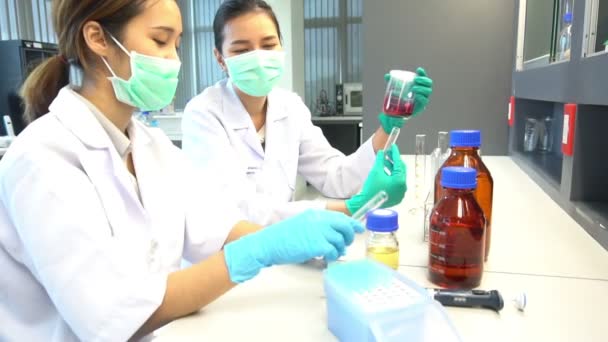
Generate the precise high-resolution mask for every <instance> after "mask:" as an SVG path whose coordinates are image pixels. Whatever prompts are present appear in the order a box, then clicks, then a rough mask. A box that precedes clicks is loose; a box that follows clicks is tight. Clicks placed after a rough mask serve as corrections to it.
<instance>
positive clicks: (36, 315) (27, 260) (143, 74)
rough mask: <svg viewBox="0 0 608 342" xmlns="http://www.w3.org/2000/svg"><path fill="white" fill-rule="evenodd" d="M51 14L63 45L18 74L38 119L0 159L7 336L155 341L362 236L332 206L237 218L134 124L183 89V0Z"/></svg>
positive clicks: (110, 1)
mask: <svg viewBox="0 0 608 342" xmlns="http://www.w3.org/2000/svg"><path fill="white" fill-rule="evenodd" d="M53 24H54V28H55V31H56V33H57V36H58V39H59V50H60V55H59V56H58V57H55V58H51V59H50V60H48V61H46V62H44V63H43V64H41V65H40V66H39V67H38V68H37V69H36V70H35V71H34V72H33V73H32V74H31V75H30V76H29V78H28V79H27V81H26V82H25V84H24V85H23V89H22V96H23V98H24V102H25V105H26V108H25V109H26V117H27V118H28V119H29V120H30V121H31V123H30V125H29V126H28V127H27V128H26V129H25V130H24V131H23V132H22V133H21V134H20V135H19V137H17V139H16V140H15V142H14V143H13V144H12V145H11V147H10V149H9V151H8V152H7V154H6V155H5V156H4V158H3V159H2V160H1V161H0V269H1V270H2V277H0V322H1V323H0V340H2V341H7V340H8V341H12V340H21V341H48V340H52V341H67V340H86V341H89V340H92V341H121V340H127V339H131V338H141V337H145V336H148V335H149V334H150V333H151V332H153V331H154V330H155V329H157V328H159V327H161V326H162V325H164V324H166V323H168V322H170V321H172V320H174V319H176V318H179V317H181V316H184V315H187V314H190V313H192V312H195V311H197V310H199V309H200V308H202V307H203V306H205V305H207V304H208V303H210V302H211V301H213V300H214V299H216V298H217V297H219V296H220V295H222V294H223V293H225V292H226V291H228V290H229V289H230V288H232V287H233V286H235V285H236V284H237V283H240V282H244V281H246V280H248V279H250V278H252V277H254V276H255V275H256V274H258V273H259V272H260V270H261V269H262V268H264V267H268V266H272V265H278V264H287V263H298V262H303V261H306V260H308V259H311V258H313V257H315V256H324V257H325V258H326V259H328V260H334V259H336V258H338V256H339V255H341V254H343V253H344V248H345V246H346V245H349V244H351V243H352V241H353V238H354V234H355V232H361V231H362V227H361V226H360V225H359V224H358V223H356V222H354V221H352V220H351V219H349V218H347V217H346V216H345V215H343V214H338V213H335V212H334V213H330V212H325V211H308V212H305V213H303V214H301V215H298V216H296V217H293V218H291V219H289V220H286V221H283V222H280V223H277V224H275V225H272V226H269V227H266V228H264V229H260V227H259V226H257V225H254V224H251V223H247V222H244V221H240V220H239V217H238V214H237V212H238V211H237V210H236V209H234V210H233V209H232V207H231V206H230V205H229V204H227V203H230V202H231V199H222V198H221V197H220V194H219V193H217V192H213V191H212V190H210V189H211V186H202V185H201V184H199V183H198V182H197V179H196V178H193V177H191V173H190V172H189V170H190V169H189V167H188V164H187V163H186V162H185V161H184V159H183V157H182V155H181V152H180V151H179V150H178V149H177V148H175V147H174V146H173V145H172V143H171V142H170V141H169V139H168V138H167V137H166V136H164V135H162V133H160V132H158V131H155V130H152V129H149V128H147V127H145V126H143V125H142V124H141V123H139V122H137V121H136V120H133V119H132V113H133V111H134V110H135V108H139V109H141V110H157V109H160V108H162V107H164V106H166V105H167V104H168V103H169V102H170V101H171V99H172V98H173V96H174V95H175V89H176V87H177V81H178V73H179V70H180V62H179V58H178V54H177V48H178V46H179V44H180V37H181V33H182V24H181V14H180V11H179V8H178V6H177V4H176V2H175V1H174V0H53ZM182 257H185V258H186V259H188V260H189V261H191V262H193V266H191V267H189V268H186V269H181V270H180V261H181V259H182Z"/></svg>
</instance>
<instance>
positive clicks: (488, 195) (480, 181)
mask: <svg viewBox="0 0 608 342" xmlns="http://www.w3.org/2000/svg"><path fill="white" fill-rule="evenodd" d="M478 151H479V148H477V147H452V154H451V155H450V156H449V157H448V159H447V160H446V161H445V163H443V165H442V166H441V168H440V169H439V172H437V175H436V176H435V204H437V202H439V199H440V198H441V194H442V191H443V188H442V187H441V169H442V168H444V167H446V166H463V167H470V168H473V169H475V170H477V189H476V190H475V192H474V194H475V198H476V199H477V203H479V206H481V209H482V210H483V213H484V215H485V218H486V240H485V254H484V260H488V255H489V253H490V242H491V241H490V240H491V235H492V197H493V192H494V180H493V179H492V175H491V174H490V171H489V170H488V168H487V167H486V165H485V164H484V163H483V161H482V160H481V157H480V156H479V153H478Z"/></svg>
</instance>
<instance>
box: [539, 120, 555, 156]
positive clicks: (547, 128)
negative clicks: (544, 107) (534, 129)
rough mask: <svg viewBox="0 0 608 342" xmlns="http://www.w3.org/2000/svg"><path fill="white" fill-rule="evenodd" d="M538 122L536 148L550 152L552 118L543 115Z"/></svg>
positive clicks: (551, 146) (551, 144)
mask: <svg viewBox="0 0 608 342" xmlns="http://www.w3.org/2000/svg"><path fill="white" fill-rule="evenodd" d="M538 124H539V126H540V127H539V137H540V138H539V142H538V150H539V151H541V152H551V151H552V150H553V118H552V117H551V116H547V117H545V118H544V119H543V120H542V121H540V122H538Z"/></svg>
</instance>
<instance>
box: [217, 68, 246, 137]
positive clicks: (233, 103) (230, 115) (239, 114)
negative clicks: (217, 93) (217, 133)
mask: <svg viewBox="0 0 608 342" xmlns="http://www.w3.org/2000/svg"><path fill="white" fill-rule="evenodd" d="M222 88H223V92H224V96H222V107H223V111H222V113H223V115H224V117H225V119H226V121H227V122H228V124H229V125H230V127H231V128H233V129H247V128H249V127H250V126H252V122H251V118H250V117H249V115H247V110H246V109H245V106H243V103H242V102H241V99H240V98H239V96H238V95H237V94H236V91H234V88H233V86H232V82H231V81H230V79H226V80H224V81H222Z"/></svg>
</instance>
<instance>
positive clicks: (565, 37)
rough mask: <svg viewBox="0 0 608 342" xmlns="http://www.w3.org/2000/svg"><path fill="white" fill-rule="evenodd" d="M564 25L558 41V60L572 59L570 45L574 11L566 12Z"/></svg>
mask: <svg viewBox="0 0 608 342" xmlns="http://www.w3.org/2000/svg"><path fill="white" fill-rule="evenodd" d="M563 19H564V20H563V24H562V25H563V26H562V30H561V32H560V34H559V40H558V41H557V60H558V61H561V60H566V59H570V47H571V45H572V43H571V42H572V12H566V13H564V17H563Z"/></svg>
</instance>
